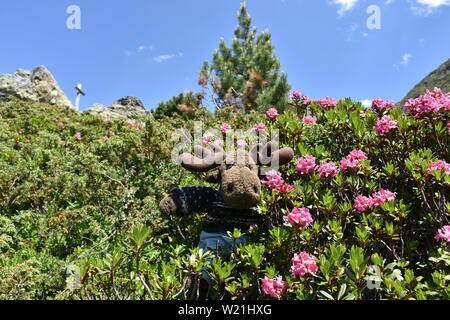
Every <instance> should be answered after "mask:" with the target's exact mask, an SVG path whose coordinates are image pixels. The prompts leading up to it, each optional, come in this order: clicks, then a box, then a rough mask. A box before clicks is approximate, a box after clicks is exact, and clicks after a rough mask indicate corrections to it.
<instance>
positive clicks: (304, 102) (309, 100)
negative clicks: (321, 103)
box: [301, 96, 311, 106]
mask: <svg viewBox="0 0 450 320" xmlns="http://www.w3.org/2000/svg"><path fill="white" fill-rule="evenodd" d="M301 100H302V103H303V104H304V105H306V106H309V105H310V104H311V99H310V98H309V97H308V96H302V99H301Z"/></svg>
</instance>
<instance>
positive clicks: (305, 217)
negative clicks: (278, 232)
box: [283, 208, 313, 227]
mask: <svg viewBox="0 0 450 320" xmlns="http://www.w3.org/2000/svg"><path fill="white" fill-rule="evenodd" d="M283 219H284V221H286V222H288V223H290V224H291V225H293V226H295V225H297V224H299V225H301V226H303V227H307V226H309V225H310V224H311V223H312V222H313V218H312V217H311V213H310V212H309V209H308V208H294V209H293V210H292V211H291V212H290V213H289V214H288V215H287V216H285V217H284V218H283Z"/></svg>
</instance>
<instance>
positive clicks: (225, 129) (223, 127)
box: [220, 123, 231, 134]
mask: <svg viewBox="0 0 450 320" xmlns="http://www.w3.org/2000/svg"><path fill="white" fill-rule="evenodd" d="M220 131H222V132H223V133H225V134H226V133H228V132H230V131H231V126H230V125H229V124H228V123H222V125H221V126H220Z"/></svg>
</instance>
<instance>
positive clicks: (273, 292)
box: [261, 276, 287, 298]
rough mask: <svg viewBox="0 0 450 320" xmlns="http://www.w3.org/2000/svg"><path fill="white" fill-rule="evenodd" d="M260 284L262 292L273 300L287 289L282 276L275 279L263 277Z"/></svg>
mask: <svg viewBox="0 0 450 320" xmlns="http://www.w3.org/2000/svg"><path fill="white" fill-rule="evenodd" d="M261 282H262V290H263V292H264V293H265V294H267V295H269V296H271V297H273V298H279V297H280V296H281V295H282V294H283V292H284V291H285V290H286V288H287V283H286V282H285V281H283V277H282V276H278V277H276V278H275V279H269V278H268V277H264V279H262V280H261Z"/></svg>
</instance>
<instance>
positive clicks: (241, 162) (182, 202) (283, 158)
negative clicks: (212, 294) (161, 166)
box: [159, 142, 294, 291]
mask: <svg viewBox="0 0 450 320" xmlns="http://www.w3.org/2000/svg"><path fill="white" fill-rule="evenodd" d="M215 148H216V151H214V152H213V151H211V150H209V149H205V148H203V147H200V146H195V147H194V154H195V156H194V155H192V154H189V153H183V154H182V155H181V156H180V162H181V165H182V166H183V167H184V168H185V169H187V170H189V171H191V172H208V171H209V173H208V174H207V176H206V181H207V182H211V183H219V184H220V187H219V189H214V188H211V187H207V186H189V187H179V188H175V189H173V190H172V191H171V192H170V194H169V195H168V196H167V197H165V198H164V199H163V200H162V201H161V202H160V205H159V207H160V211H161V212H162V213H163V214H165V215H177V216H186V215H189V214H191V213H193V212H206V213H207V216H206V218H205V221H204V223H203V230H202V233H201V235H200V242H199V245H198V247H199V248H203V249H204V250H212V251H216V250H219V251H220V254H221V255H222V256H223V257H224V258H225V259H227V256H229V254H230V253H231V250H232V243H231V238H230V237H229V236H228V234H227V231H233V230H234V229H235V228H236V229H240V230H241V231H242V232H243V233H245V232H248V230H249V229H250V226H252V225H257V224H258V223H261V222H262V219H261V218H262V217H261V216H260V215H259V214H258V213H257V211H256V209H255V207H256V205H257V204H258V203H259V202H260V195H261V184H260V172H259V168H258V165H259V166H261V165H268V166H271V165H272V164H278V165H284V164H286V163H288V162H289V161H290V160H291V159H292V158H293V156H294V152H293V150H292V149H291V148H283V149H278V145H277V144H276V143H275V142H269V143H267V144H266V145H265V146H262V145H261V144H258V145H256V146H255V147H254V148H253V149H252V150H251V151H250V152H248V151H244V150H242V149H240V150H239V149H238V150H234V151H229V152H224V151H223V149H222V148H220V147H218V146H215ZM217 150H218V151H217ZM258 151H259V152H258ZM201 156H203V158H200V157H201ZM277 161H278V163H276V162H277ZM213 169H216V170H213ZM244 241H245V237H241V238H240V239H238V240H237V243H235V244H238V243H241V242H244ZM200 287H203V289H202V288H200V291H205V290H206V291H207V290H208V289H209V275H208V274H207V273H206V272H205V271H204V272H203V279H201V281H200Z"/></svg>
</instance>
